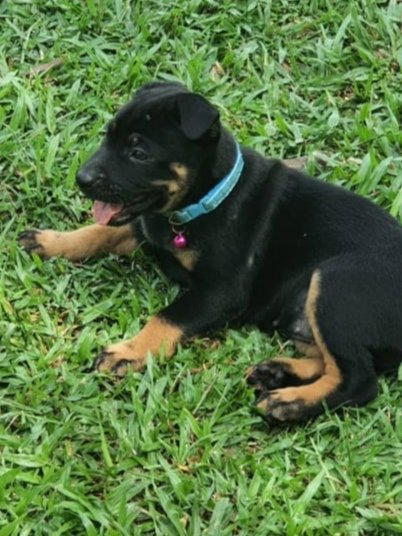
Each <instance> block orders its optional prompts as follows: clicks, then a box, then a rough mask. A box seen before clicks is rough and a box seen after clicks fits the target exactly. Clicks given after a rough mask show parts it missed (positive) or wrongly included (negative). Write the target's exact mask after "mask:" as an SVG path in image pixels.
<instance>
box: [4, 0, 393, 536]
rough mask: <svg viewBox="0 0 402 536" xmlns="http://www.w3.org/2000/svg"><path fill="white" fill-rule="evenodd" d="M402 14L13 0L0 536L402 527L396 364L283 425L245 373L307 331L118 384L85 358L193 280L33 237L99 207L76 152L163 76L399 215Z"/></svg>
mask: <svg viewBox="0 0 402 536" xmlns="http://www.w3.org/2000/svg"><path fill="white" fill-rule="evenodd" d="M401 17H402V5H401V4H400V3H398V2H397V1H396V0H391V1H374V0H367V1H364V2H363V1H357V0H352V1H349V0H335V1H329V0H312V1H310V0H309V1H307V0H300V1H299V2H292V1H291V0H280V1H278V2H271V1H269V0H244V1H243V2H234V1H232V0H172V1H169V2H168V1H165V0H159V1H156V0H147V1H145V0H138V1H136V2H128V1H127V0H114V1H112V0H105V1H99V2H98V1H97V0H85V1H82V2H73V1H72V0H57V1H56V0H33V1H30V2H28V1H26V0H13V1H7V0H6V1H4V2H2V3H1V4H0V28H1V32H0V121H1V124H2V126H1V130H0V170H1V183H0V235H1V241H0V244H1V245H0V267H1V268H0V280H1V286H0V333H1V342H0V383H1V392H0V412H1V415H0V536H12V535H15V536H25V535H31V534H32V535H39V534H40V535H46V534H49V535H52V536H56V535H61V534H68V535H81V534H85V535H90V536H92V535H137V534H138V535H154V534H156V535H161V536H166V535H191V536H193V535H194V536H196V535H201V534H202V535H206V536H207V535H209V536H215V535H217V534H220V535H222V536H226V535H232V534H236V535H248V534H256V535H258V536H260V535H261V536H264V535H275V534H277V535H286V536H299V535H314V536H317V535H340V536H343V535H348V536H349V535H351V536H354V535H356V536H357V535H359V536H363V535H384V536H385V535H387V536H388V535H393V534H402V507H401V504H402V461H401V460H402V411H401V403H400V401H401V394H400V393H401V379H399V381H398V379H397V378H396V377H394V378H387V379H382V380H381V384H380V395H379V397H378V398H377V399H376V400H375V401H374V402H373V403H371V404H370V405H369V406H367V407H365V408H363V409H360V410H347V411H345V412H344V414H343V415H334V414H331V415H325V416H322V417H320V418H318V419H317V420H316V421H314V422H312V423H308V424H306V425H302V426H292V427H283V428H267V427H265V426H264V425H263V424H262V423H261V421H260V418H259V417H258V416H257V415H255V414H254V413H253V412H252V404H253V400H252V395H251V393H250V392H249V391H248V389H247V388H246V386H245V383H244V380H243V371H244V369H245V367H246V366H248V365H249V364H250V363H254V362H257V361H258V360H260V359H262V358H265V357H267V356H274V355H277V354H278V353H287V354H291V353H292V348H291V346H290V345H284V343H283V341H280V340H279V339H267V338H266V337H264V336H263V335H262V334H260V333H259V332H257V331H255V330H253V329H243V330H240V331H231V330H225V331H222V332H220V333H217V334H216V338H214V339H207V338H205V339H202V340H197V341H193V342H191V343H190V344H188V345H186V346H184V347H183V348H182V349H181V350H180V351H179V352H178V354H177V356H176V357H175V358H174V359H173V360H172V361H170V362H168V363H163V362H162V363H161V362H160V361H150V362H149V364H148V367H147V369H146V371H145V372H144V373H143V374H134V373H131V374H129V375H128V377H127V378H126V379H124V380H122V381H113V380H112V379H110V378H107V377H105V376H102V375H99V374H93V373H92V374H89V373H87V372H86V369H87V367H88V366H89V365H90V364H91V362H92V360H93V358H94V356H95V355H96V353H97V351H98V350H99V349H100V348H102V347H103V346H104V345H106V344H108V343H110V342H115V341H117V340H119V339H121V338H123V337H125V336H128V335H131V334H133V333H135V332H136V331H137V330H138V329H139V327H140V326H141V325H142V324H143V322H144V321H145V319H146V318H147V317H148V316H149V315H150V314H152V313H154V312H155V311H158V310H159V309H160V308H161V307H163V306H164V305H165V304H166V303H168V302H170V301H171V300H172V299H173V297H174V296H175V294H176V293H177V289H176V288H175V287H173V286H172V285H171V283H170V282H168V281H167V280H166V279H165V278H164V277H163V276H162V274H161V273H160V272H158V271H157V269H156V268H155V266H153V265H152V264H150V262H149V261H148V260H147V259H146V258H144V257H143V255H142V254H141V252H137V253H135V254H133V255H132V256H131V257H130V258H129V259H121V258H117V257H113V256H108V257H105V258H102V259H99V260H91V261H89V262H86V263H82V264H76V265H73V264H71V263H68V262H66V261H64V260H51V261H49V262H42V261H41V260H40V259H39V258H37V257H34V258H33V259H32V258H30V257H28V256H27V255H26V254H24V253H23V252H21V251H20V250H19V249H18V247H17V245H16V237H17V235H18V233H19V232H21V231H22V230H23V229H25V228H27V227H32V226H40V227H42V228H45V227H52V228H57V229H71V228H76V227H77V226H79V225H83V224H84V223H85V222H86V221H87V219H88V215H89V203H88V201H86V200H85V199H83V197H82V196H81V195H80V194H79V192H78V190H77V188H76V187H75V185H74V176H75V173H76V170H77V168H78V167H79V165H80V163H81V162H82V161H83V160H84V159H85V158H86V157H87V156H88V155H89V154H90V153H91V151H92V150H93V149H94V148H95V147H96V145H97V144H98V142H99V140H100V135H101V134H100V132H101V129H102V128H103V126H104V124H105V122H106V121H107V119H108V118H109V117H110V116H111V114H113V112H114V111H115V110H116V109H117V108H118V107H119V106H120V105H121V104H122V103H124V102H125V101H126V100H127V99H128V98H129V97H130V95H131V93H132V92H133V91H134V89H135V88H136V87H138V86H139V85H140V84H141V83H143V82H145V81H148V80H150V79H154V78H160V79H171V78H174V79H179V80H182V81H183V82H184V83H186V84H187V85H188V86H189V87H191V88H192V89H193V90H195V91H201V92H202V93H203V94H204V95H206V96H207V97H209V98H210V99H212V101H213V102H214V103H216V105H217V106H218V107H219V109H220V110H221V114H222V117H223V119H224V121H225V123H226V124H227V125H228V126H229V127H230V128H231V129H232V130H233V131H234V132H235V133H236V136H237V138H238V140H239V141H241V142H243V143H246V144H248V145H250V146H253V147H254V148H256V149H258V150H260V151H261V152H263V153H265V154H266V155H275V156H279V157H284V158H292V157H297V156H302V155H307V157H308V162H309V163H308V169H309V171H310V173H313V174H320V176H321V177H322V178H323V180H327V181H331V182H335V183H338V184H342V185H344V186H345V187H347V188H351V189H353V190H355V191H357V192H359V193H361V194H364V195H366V196H368V197H370V198H372V199H373V200H374V201H375V202H377V203H378V204H380V205H382V206H383V207H384V208H385V209H386V210H388V211H390V212H391V213H392V214H394V215H395V216H396V217H398V218H399V219H400V220H401V221H402V157H401V142H402V134H401V130H400V124H401V110H402V98H401V86H402V74H401V67H402V34H401V32H400V20H401ZM401 329H402V327H401Z"/></svg>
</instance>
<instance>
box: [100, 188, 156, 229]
mask: <svg viewBox="0 0 402 536" xmlns="http://www.w3.org/2000/svg"><path fill="white" fill-rule="evenodd" d="M162 194H163V192H155V191H154V192H152V194H150V193H144V194H142V195H138V196H137V198H136V200H135V202H133V203H130V204H124V203H107V202H104V201H96V200H95V201H94V204H93V206H92V216H93V218H94V220H95V221H96V223H99V224H100V225H123V224H125V223H127V222H129V221H132V220H134V219H135V218H137V217H138V216H141V215H143V214H146V213H150V212H152V211H153V210H156V209H157V208H159V206H160V205H161V200H162V199H163V197H164V196H163V195H162Z"/></svg>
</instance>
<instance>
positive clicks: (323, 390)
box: [257, 272, 342, 421]
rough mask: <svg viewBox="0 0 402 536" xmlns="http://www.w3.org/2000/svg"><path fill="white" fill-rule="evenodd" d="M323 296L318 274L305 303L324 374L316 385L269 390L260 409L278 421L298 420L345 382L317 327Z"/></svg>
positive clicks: (312, 280) (315, 275)
mask: <svg viewBox="0 0 402 536" xmlns="http://www.w3.org/2000/svg"><path fill="white" fill-rule="evenodd" d="M319 295H320V276H319V273H318V272H315V273H314V274H313V276H312V278H311V283H310V288H309V291H308V295H307V300H306V314H307V318H308V321H309V324H310V327H311V330H312V333H313V337H314V341H315V343H316V345H317V347H318V349H319V351H320V353H321V355H322V363H323V369H324V370H323V374H322V376H321V377H320V378H319V379H318V380H316V381H315V382H313V383H310V384H308V385H302V386H300V387H285V388H283V389H277V390H276V391H270V392H269V394H268V396H267V397H266V398H264V399H263V400H261V401H260V402H259V404H258V405H257V407H258V408H259V409H260V410H261V411H263V412H264V413H266V414H267V415H270V416H272V417H274V418H275V419H278V420H281V421H286V420H298V418H299V416H302V415H303V407H306V406H307V407H308V406H314V405H317V404H319V403H320V402H322V401H324V400H325V398H326V397H327V396H328V395H330V394H331V393H332V392H334V391H335V389H336V388H337V387H338V386H339V384H340V383H341V381H342V376H341V372H340V370H339V368H338V366H337V364H336V361H335V358H334V357H333V356H332V354H331V353H330V352H329V350H328V348H327V346H326V344H325V342H324V339H323V337H322V335H321V332H320V329H319V327H318V324H317V319H316V312H317V300H318V298H319Z"/></svg>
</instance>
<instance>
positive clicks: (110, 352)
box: [94, 342, 146, 376]
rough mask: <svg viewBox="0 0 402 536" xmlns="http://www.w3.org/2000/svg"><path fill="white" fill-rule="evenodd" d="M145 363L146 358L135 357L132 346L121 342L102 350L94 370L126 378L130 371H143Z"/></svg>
mask: <svg viewBox="0 0 402 536" xmlns="http://www.w3.org/2000/svg"><path fill="white" fill-rule="evenodd" d="M145 362H146V359H145V357H143V356H141V357H139V356H136V355H135V351H134V348H133V346H132V345H131V344H129V343H126V342H121V343H118V344H113V345H112V346H108V347H107V348H105V349H104V350H102V352H100V353H99V354H98V356H97V358H96V360H95V363H94V369H95V370H98V371H99V372H112V373H113V374H116V376H124V375H125V374H126V373H127V371H128V370H129V369H131V370H134V371H139V370H141V369H143V368H144V366H145Z"/></svg>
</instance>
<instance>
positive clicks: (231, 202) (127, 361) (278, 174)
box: [20, 82, 402, 421]
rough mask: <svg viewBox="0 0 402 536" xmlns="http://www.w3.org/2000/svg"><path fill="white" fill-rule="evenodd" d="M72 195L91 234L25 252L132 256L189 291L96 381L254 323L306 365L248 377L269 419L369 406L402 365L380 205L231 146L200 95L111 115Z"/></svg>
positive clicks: (292, 362)
mask: <svg viewBox="0 0 402 536" xmlns="http://www.w3.org/2000/svg"><path fill="white" fill-rule="evenodd" d="M77 183H78V185H79V186H80V188H81V189H82V191H83V193H84V194H85V195H86V196H87V197H89V198H91V199H92V200H93V201H94V204H93V214H94V217H95V220H96V222H97V223H96V224H94V225H90V226H88V227H85V228H83V229H79V230H75V231H71V232H57V231H52V230H44V231H39V230H29V231H25V232H24V233H23V234H22V235H21V236H20V242H21V244H22V246H23V247H24V248H25V249H26V250H27V251H34V252H36V253H37V254H39V255H41V256H43V257H53V256H62V257H66V258H68V259H71V260H72V261H78V260H81V259H84V258H87V257H90V256H93V255H98V254H100V253H107V252H113V253H117V254H128V253H130V252H131V251H133V250H134V249H135V248H136V247H137V246H138V244H143V247H144V248H145V249H146V250H147V251H148V252H149V253H151V254H153V255H154V256H155V258H156V260H157V261H158V262H159V264H160V266H161V268H162V269H163V270H164V272H165V273H166V274H167V275H168V276H170V277H171V278H172V279H173V280H175V281H177V282H178V283H179V284H181V285H182V287H183V288H184V292H183V293H182V294H181V295H180V296H179V297H178V298H177V299H176V300H175V301H174V302H173V303H172V304H170V305H169V306H168V307H166V308H165V309H163V310H162V311H160V312H159V313H158V314H157V315H156V316H154V317H152V318H150V319H149V320H148V322H147V323H146V324H145V326H144V327H143V329H142V330H141V331H140V332H139V333H138V335H136V336H135V337H133V338H132V339H129V340H126V341H123V342H118V343H117V344H113V345H111V346H109V347H107V348H106V349H104V350H103V351H102V352H101V353H100V354H99V355H98V357H97V359H96V361H95V367H96V369H98V370H99V371H102V372H106V371H112V372H114V373H116V374H118V375H123V374H124V373H125V372H126V370H127V368H129V367H130V368H132V369H134V370H140V369H142V368H143V366H144V363H145V360H146V356H147V354H148V353H149V352H150V353H151V354H154V355H156V354H158V353H163V354H164V355H165V356H167V357H169V356H171V355H173V353H174V352H175V348H176V347H177V345H178V344H179V343H181V342H183V341H185V340H186V339H188V338H189V337H192V336H194V335H198V334H202V333H205V332H208V331H211V330H215V329H218V328H221V327H222V326H226V325H234V326H240V325H243V324H246V323H247V324H254V325H257V326H258V327H259V328H260V329H261V330H263V331H264V332H266V333H267V334H272V333H273V332H274V331H278V332H279V333H281V334H282V335H283V336H284V337H286V338H290V339H292V340H293V341H294V342H295V345H296V347H297V349H298V350H299V351H301V352H302V353H303V354H304V356H305V357H303V358H300V359H294V358H285V357H278V358H273V359H270V360H268V361H264V362H263V363H260V364H257V365H255V366H253V367H251V368H250V369H249V370H248V371H247V380H248V383H249V384H250V385H251V386H253V388H254V389H255V390H256V393H257V397H258V400H257V407H258V408H259V409H260V411H261V413H262V414H263V416H264V417H265V418H266V419H267V420H277V421H299V420H303V419H306V418H308V417H311V416H315V415H318V414H320V413H321V412H323V409H324V407H325V406H326V407H328V408H338V407H339V406H343V405H362V404H365V403H367V402H368V401H369V400H371V399H373V398H374V397H375V396H376V393H377V373H378V372H380V371H382V370H385V369H389V368H393V367H396V366H397V364H398V363H399V362H400V361H401V360H402V305H401V303H402V230H401V227H400V226H399V224H398V223H397V222H396V220H394V219H393V218H391V217H390V216H389V215H387V214H386V213H385V212H384V211H382V210H381V209H380V208H378V207H376V206H375V205H374V204H373V203H371V202H370V201H368V200H365V199H363V198H361V197H358V196H356V195H354V194H353V193H351V192H349V191H346V190H343V189H341V188H338V187H335V186H333V185H330V184H325V183H323V182H319V181H318V180H315V179H313V178H310V177H307V176H306V175H304V174H303V173H301V172H299V171H296V170H293V169H289V168H287V167H286V166H285V165H283V163H281V162H280V161H278V160H272V159H266V158H264V157H262V156H261V155H259V154H257V153H256V152H254V151H252V150H251V149H247V148H244V147H241V148H240V147H239V145H238V144H237V143H236V141H235V140H234V138H233V136H232V135H231V134H230V133H229V132H228V131H227V130H225V129H224V128H223V127H222V125H221V123H220V121H219V113H218V111H217V110H216V108H214V107H213V106H212V105H211V104H210V103H209V102H208V101H207V100H206V99H205V98H203V97H202V96H200V95H198V94H194V93H190V92H189V91H187V90H186V88H184V87H183V86H182V85H180V84H177V83H170V82H169V83H163V82H155V83H149V84H146V85H144V86H143V87H141V88H140V89H139V90H138V91H137V92H136V94H135V95H134V98H133V99H132V100H131V102H129V103H128V104H127V105H125V106H124V107H123V108H122V109H121V110H120V111H119V112H118V113H117V114H116V116H115V117H114V119H112V121H111V122H110V123H109V125H108V128H107V133H106V135H105V137H104V140H103V142H102V144H101V146H100V147H99V149H98V150H97V151H96V153H95V154H94V155H93V156H92V157H91V158H90V159H89V160H88V161H87V162H86V163H85V164H84V165H83V166H82V168H81V169H80V170H79V172H78V174H77Z"/></svg>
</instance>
